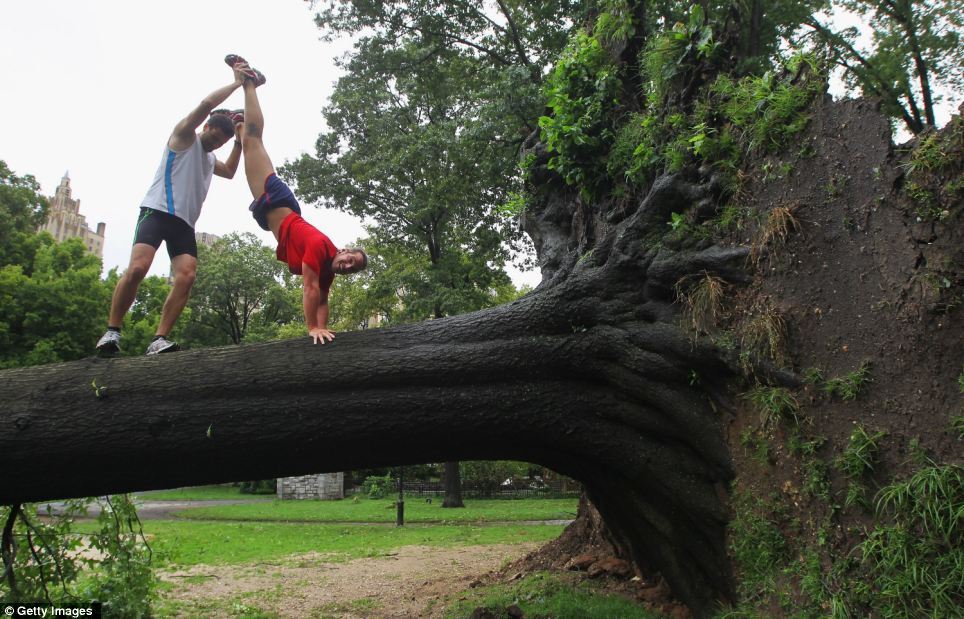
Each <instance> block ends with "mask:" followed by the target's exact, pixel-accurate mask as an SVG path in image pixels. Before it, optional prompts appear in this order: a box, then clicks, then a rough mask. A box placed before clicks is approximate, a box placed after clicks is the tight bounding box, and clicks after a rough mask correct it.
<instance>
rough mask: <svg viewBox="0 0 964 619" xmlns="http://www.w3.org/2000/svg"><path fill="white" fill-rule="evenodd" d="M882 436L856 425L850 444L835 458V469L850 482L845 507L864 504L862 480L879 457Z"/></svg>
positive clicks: (882, 434) (881, 433)
mask: <svg viewBox="0 0 964 619" xmlns="http://www.w3.org/2000/svg"><path fill="white" fill-rule="evenodd" d="M884 434H885V433H884V432H875V433H874V434H868V433H867V430H865V429H864V427H863V426H862V425H860V424H858V425H857V426H856V427H854V429H853V432H851V433H850V442H849V443H848V444H847V447H846V448H844V451H843V453H842V454H841V455H840V456H839V457H838V458H837V461H836V463H837V468H839V469H840V470H841V471H842V472H843V474H844V475H846V476H847V479H848V480H849V482H850V486H849V488H848V489H847V498H846V500H845V501H844V504H845V505H846V506H847V507H850V506H851V505H855V504H858V503H859V504H864V503H865V502H866V501H865V498H864V496H865V493H866V486H865V485H864V479H865V478H866V476H867V475H868V474H870V473H871V472H872V471H873V470H874V467H875V466H876V465H877V462H878V459H879V456H880V439H882V438H883V437H884Z"/></svg>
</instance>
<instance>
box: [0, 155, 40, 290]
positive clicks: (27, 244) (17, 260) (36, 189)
mask: <svg viewBox="0 0 964 619" xmlns="http://www.w3.org/2000/svg"><path fill="white" fill-rule="evenodd" d="M47 207H48V202H47V198H45V197H43V196H42V195H40V184H39V183H38V182H37V180H36V179H35V178H34V177H33V176H32V175H30V174H27V175H26V176H17V175H16V174H14V173H13V172H12V171H11V170H10V168H8V167H7V164H6V163H5V162H4V161H3V160H0V267H2V266H5V265H8V264H19V265H20V266H22V267H24V269H25V272H26V273H27V274H29V273H30V268H32V265H33V258H34V253H35V252H36V251H37V248H38V246H39V244H40V239H39V237H38V236H37V234H36V231H37V227H38V226H40V224H42V223H43V222H44V221H45V219H46V217H47Z"/></svg>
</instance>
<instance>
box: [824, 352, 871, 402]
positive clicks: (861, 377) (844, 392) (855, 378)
mask: <svg viewBox="0 0 964 619" xmlns="http://www.w3.org/2000/svg"><path fill="white" fill-rule="evenodd" d="M870 366H871V364H870V361H863V362H862V363H861V364H860V367H859V368H857V369H856V370H854V371H853V372H850V373H849V374H847V375H845V376H841V377H838V378H831V379H830V380H828V381H827V382H825V383H824V384H823V390H824V391H826V392H827V393H829V394H830V395H831V396H833V395H837V396H840V398H841V399H843V400H856V399H857V396H858V395H860V392H861V390H863V388H864V386H865V385H866V384H867V383H870V382H873V379H872V378H871V377H870Z"/></svg>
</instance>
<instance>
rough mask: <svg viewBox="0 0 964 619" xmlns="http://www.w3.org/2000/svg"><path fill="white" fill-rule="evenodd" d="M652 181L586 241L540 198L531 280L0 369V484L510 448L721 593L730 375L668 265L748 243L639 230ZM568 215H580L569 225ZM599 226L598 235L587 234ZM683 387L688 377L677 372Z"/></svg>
mask: <svg viewBox="0 0 964 619" xmlns="http://www.w3.org/2000/svg"><path fill="white" fill-rule="evenodd" d="M705 193H706V192H705V189H704V188H700V187H695V186H691V185H689V184H687V183H684V182H683V181H681V180H680V179H679V178H678V177H666V178H664V179H661V180H660V181H657V183H656V184H655V185H654V189H653V191H652V192H651V193H650V195H649V196H647V198H646V199H645V200H643V201H642V203H641V204H640V205H639V206H638V209H637V210H636V211H635V213H634V215H633V216H632V217H630V218H628V219H627V220H626V221H624V222H622V223H620V224H618V225H615V226H610V227H609V228H604V227H597V228H596V229H595V231H596V232H597V233H599V234H600V235H601V240H600V241H598V242H597V244H596V249H595V251H594V253H593V254H592V256H591V257H590V258H588V259H585V257H584V259H582V260H580V259H578V256H577V254H576V253H575V252H573V251H570V250H568V249H567V250H566V251H564V252H561V253H560V252H559V251H558V249H559V248H560V247H562V246H559V247H556V244H558V243H563V245H565V244H566V243H567V241H564V239H563V238H562V236H561V235H562V231H563V228H562V227H560V226H558V225H557V224H554V223H552V222H553V221H555V218H556V217H557V215H558V213H557V212H556V209H559V208H562V207H563V205H564V204H570V205H571V204H572V202H571V201H570V202H564V201H558V200H557V201H552V200H549V201H547V202H546V203H545V204H542V205H539V206H538V207H534V208H533V212H532V213H531V214H530V218H529V220H528V223H527V225H528V227H529V229H530V232H531V233H532V234H533V236H534V238H536V239H537V247H539V248H540V251H541V252H542V255H543V256H547V257H553V258H552V259H550V260H547V262H546V265H545V266H544V275H545V277H546V280H545V281H544V283H543V284H542V285H541V286H540V287H539V288H538V289H537V290H536V291H534V292H533V293H532V294H530V295H528V296H527V297H524V298H523V299H520V300H517V301H515V302H512V303H510V304H507V305H504V306H501V307H497V308H493V309H490V310H485V311H481V312H475V313H472V314H465V315H461V316H454V317H449V318H444V319H440V320H432V321H428V322H425V323H420V324H414V325H406V326H403V327H398V328H393V329H377V330H368V331H359V332H353V333H343V334H339V336H338V339H337V340H335V341H334V342H332V343H329V344H325V345H313V344H311V343H310V341H309V340H308V339H307V338H302V339H298V340H289V341H282V342H272V343H265V344H256V345H250V346H240V347H228V348H215V349H206V350H198V351H185V352H180V353H172V354H167V355H158V356H154V357H140V358H126V359H97V358H91V359H87V360H83V361H77V362H72V363H65V364H55V365H49V366H42V367H33V368H24V369H15V370H7V371H4V372H0V401H2V402H4V406H3V410H2V413H0V470H3V472H4V475H3V479H2V482H0V502H2V503H6V504H12V503H18V502H26V501H41V500H48V499H58V498H66V497H76V496H91V495H100V494H107V493H117V492H128V491H138V490H149V489H155V488H171V487H178V486H185V485H198V484H206V483H221V482H229V481H234V480H238V479H264V478H268V477H286V476H292V475H301V474H309V473H319V472H333V471H340V470H348V469H358V468H370V467H385V466H397V465H406V464H420V463H424V462H448V461H456V460H471V459H476V460H486V459H497V460H521V461H527V462H532V463H535V464H539V465H542V466H546V467H549V468H551V469H553V470H556V471H559V472H560V473H562V474H564V475H568V476H569V477H572V478H574V479H576V480H579V481H581V482H582V483H583V484H584V486H585V488H586V492H587V495H588V497H589V498H590V500H592V502H593V503H594V504H595V505H596V507H597V508H598V509H599V512H600V513H601V514H602V515H603V518H604V519H605V521H606V523H607V525H608V526H609V527H610V532H611V534H612V536H613V537H614V539H615V540H617V541H618V542H619V543H621V544H622V546H623V548H624V549H625V552H626V554H627V555H628V556H629V557H630V558H632V559H633V560H634V561H635V562H636V564H637V565H639V566H640V567H641V568H643V569H648V570H659V571H660V572H662V574H663V575H664V576H665V577H666V579H667V580H668V581H669V583H670V584H671V586H672V587H673V590H674V593H675V594H676V595H677V596H679V597H680V598H681V599H683V600H684V601H686V602H687V603H688V604H689V605H690V607H691V608H693V609H694V610H695V611H697V613H698V614H706V613H708V612H709V610H710V609H711V608H713V607H714V606H715V604H716V603H718V601H719V600H720V599H731V598H732V583H731V577H730V567H729V560H728V559H727V556H726V551H725V545H724V531H725V526H726V522H727V508H726V506H725V495H726V486H727V483H728V481H729V480H730V479H731V478H732V476H733V471H732V468H731V464H730V458H729V454H728V450H727V447H726V444H725V442H724V439H723V436H722V433H721V428H720V414H719V412H718V411H719V410H720V408H721V406H723V403H722V402H720V401H719V397H718V395H717V394H719V393H722V392H723V386H722V382H723V381H725V380H727V379H728V377H729V376H730V375H731V370H730V365H729V364H727V363H725V362H724V361H722V360H721V359H720V358H719V356H718V355H717V354H716V353H715V351H713V350H710V349H707V348H705V347H703V346H699V345H695V344H694V343H693V342H692V341H690V339H689V338H688V337H687V336H686V335H685V334H683V333H682V332H680V330H679V329H678V328H677V327H676V326H675V325H674V324H672V323H671V322H670V320H671V319H672V317H673V316H674V313H675V309H674V308H673V302H674V300H675V293H674V291H673V284H674V283H675V282H676V281H677V280H678V279H679V278H680V277H681V276H682V275H683V274H685V273H688V272H694V271H697V270H701V269H706V270H710V271H712V272H715V273H718V274H720V275H723V276H727V275H729V276H730V277H731V278H733V277H737V276H738V275H739V274H740V273H741V270H740V267H739V265H732V264H731V263H732V262H734V261H736V262H737V263H739V262H741V261H742V257H743V256H745V253H746V252H745V251H743V250H739V249H735V250H732V249H731V250H723V249H719V248H707V249H704V250H702V251H688V252H674V251H669V250H666V249H655V248H650V249H645V248H646V244H645V243H644V242H643V240H644V237H645V234H646V232H647V230H649V229H651V228H652V227H653V226H654V225H658V226H659V227H660V228H662V227H664V226H665V221H666V220H667V218H668V213H669V212H670V211H673V210H677V211H678V210H681V209H682V206H681V205H680V204H679V202H680V201H684V202H688V201H690V200H696V199H700V198H701V197H702V196H704V195H705ZM579 229H580V230H583V229H584V228H579ZM603 233H605V234H603ZM693 372H696V373H698V374H699V376H700V386H699V387H695V386H693V385H691V375H692V373H693Z"/></svg>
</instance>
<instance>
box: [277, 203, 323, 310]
mask: <svg viewBox="0 0 964 619" xmlns="http://www.w3.org/2000/svg"><path fill="white" fill-rule="evenodd" d="M337 251H338V250H337V249H336V248H335V245H334V243H332V242H331V239H329V238H328V237H327V236H325V235H324V233H322V232H321V230H319V229H318V228H316V227H314V226H312V225H311V224H310V223H308V222H307V221H305V220H304V219H303V218H302V217H301V215H299V214H298V213H291V214H290V215H288V216H287V217H285V219H284V221H282V222H281V227H280V228H279V229H278V250H277V251H276V252H275V255H276V256H277V257H278V260H280V261H281V262H285V263H287V264H288V270H290V271H291V272H292V273H294V274H295V275H301V274H302V273H301V270H302V269H301V265H302V263H304V264H307V265H308V266H309V267H311V269H312V270H313V271H314V272H315V273H317V274H318V279H319V283H320V284H321V289H322V290H324V291H325V292H327V291H328V289H329V288H330V287H331V282H332V281H333V280H334V279H335V274H334V272H333V271H332V270H331V260H332V258H334V257H335V253H336V252H337Z"/></svg>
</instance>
